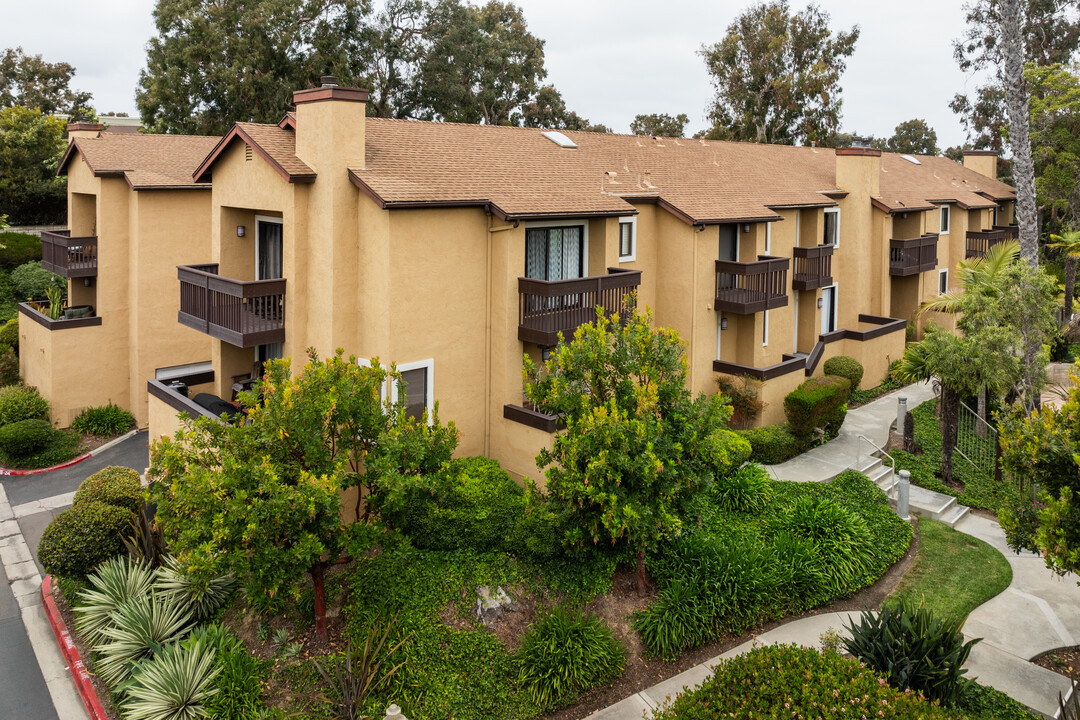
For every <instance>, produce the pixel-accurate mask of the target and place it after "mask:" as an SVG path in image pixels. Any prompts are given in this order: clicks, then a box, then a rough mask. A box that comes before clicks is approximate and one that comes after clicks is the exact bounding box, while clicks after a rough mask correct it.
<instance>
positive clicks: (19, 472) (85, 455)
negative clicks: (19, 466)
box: [0, 453, 93, 476]
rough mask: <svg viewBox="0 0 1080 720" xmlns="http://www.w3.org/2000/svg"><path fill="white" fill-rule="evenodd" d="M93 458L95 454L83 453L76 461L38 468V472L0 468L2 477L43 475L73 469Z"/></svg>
mask: <svg viewBox="0 0 1080 720" xmlns="http://www.w3.org/2000/svg"><path fill="white" fill-rule="evenodd" d="M91 457H93V453H83V454H82V455H80V456H79V457H77V458H75V459H74V460H68V461H67V462H65V463H60V464H59V465H53V466H52V467H47V468H38V469H37V470H9V469H7V468H0V476H2V475H12V476H18V475H40V474H41V473H47V472H52V471H53V470H63V469H64V468H67V467H71V466H72V465H78V464H79V463H81V462H82V461H83V460H87V459H89V458H91Z"/></svg>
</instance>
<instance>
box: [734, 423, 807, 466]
mask: <svg viewBox="0 0 1080 720" xmlns="http://www.w3.org/2000/svg"><path fill="white" fill-rule="evenodd" d="M738 432H739V434H740V435H742V437H743V438H744V439H745V440H746V441H747V442H749V443H750V459H751V460H752V461H754V462H759V463H761V464H762V465H775V464H777V463H782V462H785V461H787V460H790V459H791V458H793V457H795V456H796V455H798V454H799V453H801V452H802V451H803V450H805V449H806V446H805V444H804V443H803V442H802V441H801V440H799V438H797V437H795V436H794V435H792V434H791V430H789V429H788V426H787V425H764V426H762V427H756V428H750V429H749V430H740V431H738Z"/></svg>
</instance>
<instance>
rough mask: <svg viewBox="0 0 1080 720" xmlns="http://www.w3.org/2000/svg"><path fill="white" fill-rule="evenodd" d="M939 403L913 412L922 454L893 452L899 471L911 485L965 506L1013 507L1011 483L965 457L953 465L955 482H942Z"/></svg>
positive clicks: (917, 446)
mask: <svg viewBox="0 0 1080 720" xmlns="http://www.w3.org/2000/svg"><path fill="white" fill-rule="evenodd" d="M937 402H938V401H937V400H927V401H926V402H924V403H922V404H920V405H918V406H917V407H915V408H914V409H913V410H912V411H911V414H912V417H913V418H914V421H915V445H916V448H917V449H918V450H919V451H920V452H921V454H917V453H909V452H904V451H903V450H892V451H890V453H891V454H892V456H893V457H894V458H896V469H897V471H900V470H907V471H908V472H910V473H911V482H912V483H914V484H915V485H919V486H921V487H924V488H927V489H928V490H934V491H935V492H940V493H945V494H946V495H953V496H955V497H956V499H957V501H958V502H959V503H960V504H962V505H967V506H969V507H974V508H982V509H985V510H991V511H994V512H997V511H998V510H1000V509H1001V508H1003V507H1006V506H1010V505H1011V503H1012V502H1013V498H1014V496H1015V487H1014V486H1013V485H1012V484H1011V483H1006V482H998V481H997V480H995V479H994V478H992V477H989V476H987V475H986V474H985V473H983V472H981V471H980V470H978V469H977V468H975V467H974V466H973V465H972V464H971V463H969V462H968V461H967V460H965V459H964V458H962V457H959V456H958V457H957V459H956V461H955V462H954V464H953V482H952V483H951V484H946V483H945V482H944V481H943V480H942V479H941V467H942V437H941V429H940V428H939V426H938V420H937V416H936V409H937Z"/></svg>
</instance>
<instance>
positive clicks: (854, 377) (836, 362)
mask: <svg viewBox="0 0 1080 720" xmlns="http://www.w3.org/2000/svg"><path fill="white" fill-rule="evenodd" d="M824 371H825V374H826V375H835V376H837V377H842V378H847V379H848V382H850V383H851V392H855V391H856V390H858V389H859V383H861V382H862V377H863V366H862V363H860V362H859V361H858V360H856V359H855V358H853V357H850V356H848V355H837V356H836V357H831V358H829V359H828V360H826V361H825V366H824Z"/></svg>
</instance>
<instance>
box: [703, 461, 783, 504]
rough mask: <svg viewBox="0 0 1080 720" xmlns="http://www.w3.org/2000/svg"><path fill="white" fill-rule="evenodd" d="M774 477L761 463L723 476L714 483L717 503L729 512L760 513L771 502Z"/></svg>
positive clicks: (714, 496) (713, 491)
mask: <svg viewBox="0 0 1080 720" xmlns="http://www.w3.org/2000/svg"><path fill="white" fill-rule="evenodd" d="M771 485H772V478H771V477H769V473H768V471H767V470H765V468H763V467H761V466H760V465H747V466H746V467H742V468H739V469H738V470H737V471H736V472H734V473H731V474H730V475H726V476H723V477H720V476H718V477H717V478H716V482H715V483H714V484H713V490H712V493H713V498H714V499H715V501H716V504H717V505H718V506H720V507H721V508H722V509H724V510H727V511H729V512H738V513H751V514H754V513H759V512H761V511H762V510H764V509H765V505H766V504H767V503H768V502H769V487H770V486H771Z"/></svg>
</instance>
